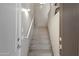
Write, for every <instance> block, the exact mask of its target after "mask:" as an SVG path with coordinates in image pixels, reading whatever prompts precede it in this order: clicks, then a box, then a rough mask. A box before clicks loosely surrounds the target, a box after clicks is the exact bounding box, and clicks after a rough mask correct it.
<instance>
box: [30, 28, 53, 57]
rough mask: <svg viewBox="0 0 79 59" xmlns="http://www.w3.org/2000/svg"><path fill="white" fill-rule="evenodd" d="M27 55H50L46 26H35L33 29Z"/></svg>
mask: <svg viewBox="0 0 79 59" xmlns="http://www.w3.org/2000/svg"><path fill="white" fill-rule="evenodd" d="M29 56H52V50H51V44H50V40H49V36H48V30H47V28H46V27H45V28H44V27H39V28H37V27H36V28H35V29H34V33H33V39H32V41H31V45H30V50H29Z"/></svg>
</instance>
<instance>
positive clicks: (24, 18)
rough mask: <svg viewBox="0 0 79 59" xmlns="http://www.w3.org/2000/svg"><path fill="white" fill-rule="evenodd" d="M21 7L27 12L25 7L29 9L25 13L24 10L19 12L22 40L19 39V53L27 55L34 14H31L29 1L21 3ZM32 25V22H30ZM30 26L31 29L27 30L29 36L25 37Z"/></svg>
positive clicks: (31, 6)
mask: <svg viewBox="0 0 79 59" xmlns="http://www.w3.org/2000/svg"><path fill="white" fill-rule="evenodd" d="M21 8H22V9H25V12H27V9H29V10H30V11H28V12H27V13H28V14H27V15H26V14H25V12H24V11H22V12H21V22H22V24H21V30H22V32H21V36H22V40H21V46H22V47H21V55H28V51H29V45H30V41H31V39H32V34H33V33H32V32H33V26H31V23H32V20H34V19H33V17H34V15H33V12H34V10H33V4H30V3H27V4H25V3H22V4H21ZM32 25H33V24H32ZM30 26H31V30H30V32H29V36H28V38H26V37H27V34H28V31H29V27H30Z"/></svg>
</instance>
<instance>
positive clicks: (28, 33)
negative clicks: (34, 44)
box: [26, 18, 34, 38]
mask: <svg viewBox="0 0 79 59" xmlns="http://www.w3.org/2000/svg"><path fill="white" fill-rule="evenodd" d="M33 22H34V18H32V21H31V24H30V27H29V29H28V32H27V35H26V38H28V37H29V35H30V31H31V28H32V25H33Z"/></svg>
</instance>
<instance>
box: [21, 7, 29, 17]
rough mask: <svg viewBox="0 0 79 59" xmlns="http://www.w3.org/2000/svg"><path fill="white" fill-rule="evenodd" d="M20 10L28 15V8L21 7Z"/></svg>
mask: <svg viewBox="0 0 79 59" xmlns="http://www.w3.org/2000/svg"><path fill="white" fill-rule="evenodd" d="M21 11H22V12H24V13H25V15H26V16H29V12H30V9H29V8H28V9H25V8H22V9H21Z"/></svg>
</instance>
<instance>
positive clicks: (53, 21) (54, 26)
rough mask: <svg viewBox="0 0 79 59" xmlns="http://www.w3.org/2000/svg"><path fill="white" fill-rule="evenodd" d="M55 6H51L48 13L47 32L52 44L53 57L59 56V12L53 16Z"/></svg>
mask: <svg viewBox="0 0 79 59" xmlns="http://www.w3.org/2000/svg"><path fill="white" fill-rule="evenodd" d="M55 9H56V6H51V10H50V12H49V22H48V30H49V35H50V40H51V44H52V50H53V53H54V55H55V56H58V55H60V54H59V12H58V13H57V14H56V15H55Z"/></svg>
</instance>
